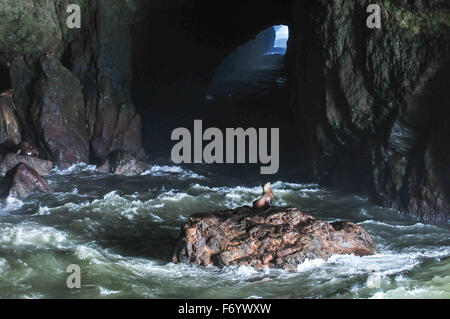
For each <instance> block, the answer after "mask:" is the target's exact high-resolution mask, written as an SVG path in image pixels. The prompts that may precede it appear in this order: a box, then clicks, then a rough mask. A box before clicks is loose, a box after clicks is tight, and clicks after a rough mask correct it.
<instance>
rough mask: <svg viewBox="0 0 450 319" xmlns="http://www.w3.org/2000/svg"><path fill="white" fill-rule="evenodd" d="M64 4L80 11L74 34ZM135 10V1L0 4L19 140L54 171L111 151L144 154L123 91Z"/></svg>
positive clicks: (3, 56) (2, 56)
mask: <svg viewBox="0 0 450 319" xmlns="http://www.w3.org/2000/svg"><path fill="white" fill-rule="evenodd" d="M136 3H137V2H136ZM69 4H78V5H80V7H81V10H82V19H81V21H82V27H81V29H68V28H67V24H66V19H67V17H68V16H69V14H68V13H67V12H66V9H67V6H68V5H69ZM136 9H137V8H136V7H135V2H134V1H116V2H112V1H105V0H97V1H87V0H74V1H72V0H70V1H69V0H37V1H27V0H18V1H12V0H7V1H2V3H1V4H0V19H1V20H2V25H1V26H0V34H8V35H9V36H8V37H1V39H0V64H2V66H3V67H7V68H8V69H9V72H10V78H11V84H12V88H13V90H14V98H15V102H16V106H17V113H18V115H19V118H20V120H21V122H22V124H23V125H22V128H23V130H24V132H23V133H24V139H26V140H28V141H31V142H33V143H34V144H36V145H37V146H38V147H39V148H40V150H41V153H42V154H44V155H45V157H46V158H48V159H51V160H53V161H55V162H56V163H57V164H58V165H59V166H62V167H65V166H68V165H71V164H74V163H78V162H89V161H91V162H99V161H101V160H102V159H105V158H106V157H107V155H108V154H109V153H111V152H113V151H116V150H124V151H128V152H130V153H132V154H134V155H136V156H138V157H139V158H142V157H144V156H145V153H144V150H143V149H142V146H141V125H142V123H141V118H140V116H139V115H138V114H137V112H136V110H135V108H134V106H133V104H132V101H131V93H130V85H131V37H130V34H129V30H128V24H129V22H130V18H131V17H132V16H133V14H134V12H135V10H136ZM3 22H6V23H3Z"/></svg>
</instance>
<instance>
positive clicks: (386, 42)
mask: <svg viewBox="0 0 450 319" xmlns="http://www.w3.org/2000/svg"><path fill="white" fill-rule="evenodd" d="M369 3H371V2H370V1H363V0H359V1H333V2H332V3H331V2H328V1H316V2H314V3H311V2H310V3H297V4H296V5H295V6H294V22H293V25H292V28H291V32H292V33H294V34H296V37H295V39H294V40H293V41H291V44H292V46H294V48H291V50H294V51H295V48H298V49H297V50H296V51H295V52H297V53H296V54H297V56H296V59H297V61H302V62H301V63H299V64H297V65H296V71H295V87H296V90H295V92H293V93H294V98H295V99H296V102H294V107H295V108H296V109H297V111H298V114H299V117H301V119H300V120H301V121H302V123H304V125H305V126H306V127H308V131H309V139H310V141H311V144H312V151H313V161H314V167H315V175H316V178H317V179H318V181H319V182H320V183H321V184H324V185H328V186H338V187H343V188H347V189H350V190H359V191H361V190H363V191H364V192H366V193H369V194H371V195H372V197H373V198H374V199H375V200H376V201H378V202H380V203H382V204H384V205H386V206H390V207H393V208H396V209H398V210H401V211H403V212H406V213H409V214H412V215H414V216H417V217H420V218H423V219H428V220H448V219H449V218H450V206H449V197H450V187H449V178H450V168H449V163H450V161H449V159H450V145H449V143H448V141H449V140H450V126H449V125H448V124H449V122H448V109H449V107H450V104H449V103H450V94H449V91H448V89H447V88H446V86H448V83H449V80H450V76H449V74H450V73H449V67H450V60H449V56H450V54H449V53H450V8H449V3H448V2H445V1H415V2H414V3H412V2H409V3H406V2H401V3H400V2H394V1H379V2H378V3H379V5H380V6H381V9H382V12H381V14H382V28H381V29H380V30H377V29H368V28H367V27H366V19H365V17H367V16H368V14H367V13H365V10H366V8H367V6H368V4H369ZM291 52H293V51H291Z"/></svg>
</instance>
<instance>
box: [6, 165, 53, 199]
mask: <svg viewBox="0 0 450 319" xmlns="http://www.w3.org/2000/svg"><path fill="white" fill-rule="evenodd" d="M33 192H41V193H51V192H52V190H51V188H50V186H49V185H48V183H47V181H46V180H45V179H44V178H42V176H40V175H39V174H38V173H37V172H36V171H35V170H34V169H32V168H31V167H29V166H28V165H26V164H23V163H20V164H18V165H16V166H15V167H14V168H13V169H12V170H10V171H9V172H7V173H6V175H5V178H4V179H3V181H2V183H1V186H0V194H1V197H3V198H8V197H15V198H19V199H20V198H24V197H27V196H28V195H30V194H31V193H33Z"/></svg>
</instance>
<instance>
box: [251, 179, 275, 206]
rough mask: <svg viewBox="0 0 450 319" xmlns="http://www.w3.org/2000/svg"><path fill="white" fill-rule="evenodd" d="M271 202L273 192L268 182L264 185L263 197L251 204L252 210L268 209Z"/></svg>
mask: <svg viewBox="0 0 450 319" xmlns="http://www.w3.org/2000/svg"><path fill="white" fill-rule="evenodd" d="M272 202H273V192H272V187H271V186H270V182H269V183H266V184H264V187H263V195H262V196H261V197H260V198H259V199H257V200H255V201H254V202H253V208H266V207H270V205H272Z"/></svg>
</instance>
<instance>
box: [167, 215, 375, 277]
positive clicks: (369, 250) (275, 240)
mask: <svg viewBox="0 0 450 319" xmlns="http://www.w3.org/2000/svg"><path fill="white" fill-rule="evenodd" d="M376 252H378V250H377V248H376V245H375V243H374V241H373V240H372V238H371V237H370V235H369V234H368V233H367V232H366V230H365V229H364V228H362V227H361V226H358V225H355V224H353V223H351V222H336V223H328V222H326V221H322V220H318V219H315V218H314V217H312V216H310V215H307V214H304V213H302V212H300V211H299V210H298V209H296V208H291V207H272V208H270V209H268V210H257V209H252V208H250V207H248V206H244V207H240V208H236V209H234V210H225V211H216V212H210V213H203V214H194V215H192V216H190V217H189V221H188V222H187V223H185V224H184V225H183V226H182V229H181V235H180V238H179V241H178V244H177V247H176V249H175V253H174V256H173V262H176V263H177V262H186V263H194V264H197V265H215V266H230V265H245V266H253V267H255V268H256V269H263V268H264V267H280V268H284V269H287V270H295V269H296V267H297V265H298V264H299V263H301V262H303V261H305V259H307V258H308V259H315V258H322V259H325V260H326V259H328V257H330V256H331V255H333V254H354V255H357V256H366V255H372V254H374V253H376Z"/></svg>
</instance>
